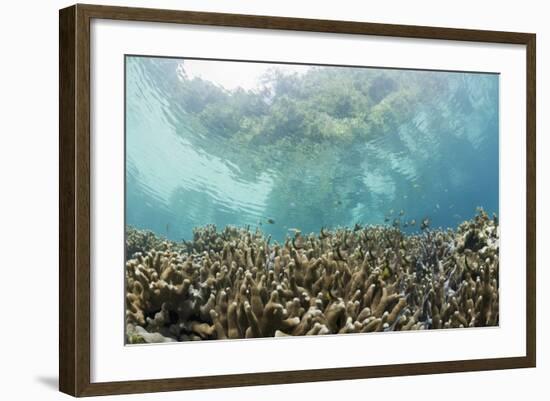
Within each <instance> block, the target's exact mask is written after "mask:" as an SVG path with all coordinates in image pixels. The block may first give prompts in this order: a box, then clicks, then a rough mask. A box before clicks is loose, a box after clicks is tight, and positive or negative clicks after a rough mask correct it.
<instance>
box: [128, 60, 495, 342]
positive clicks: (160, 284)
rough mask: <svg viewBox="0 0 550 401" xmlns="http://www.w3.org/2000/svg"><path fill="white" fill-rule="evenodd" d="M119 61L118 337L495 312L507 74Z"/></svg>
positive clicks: (460, 319) (399, 327)
mask: <svg viewBox="0 0 550 401" xmlns="http://www.w3.org/2000/svg"><path fill="white" fill-rule="evenodd" d="M125 79H126V82H125V91H126V93H125V119H126V121H125V149H126V155H125V158H126V159H125V182H126V184H125V222H126V233H125V247H126V248H125V258H126V261H125V286H126V290H125V305H126V307H125V310H126V315H125V316H126V317H125V319H126V322H125V324H126V343H127V344H143V343H161V342H181V341H198V340H225V339H245V338H260V337H289V336H305V335H326V334H333V335H334V334H348V333H375V332H387V331H410V330H428V329H459V328H472V327H487V326H498V324H499V222H498V213H499V76H498V74H492V73H479V72H447V71H428V70H404V69H387V68H373V67H368V68H367V67H356V66H354V67H351V66H323V65H306V64H303V65H302V64H284V63H272V62H270V63H267V62H246V61H224V60H207V59H187V58H165V57H147V56H126V59H125Z"/></svg>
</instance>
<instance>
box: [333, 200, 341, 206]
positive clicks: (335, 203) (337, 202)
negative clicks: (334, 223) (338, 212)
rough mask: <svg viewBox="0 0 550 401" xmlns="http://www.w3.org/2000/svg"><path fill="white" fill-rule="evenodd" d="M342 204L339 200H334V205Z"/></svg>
mask: <svg viewBox="0 0 550 401" xmlns="http://www.w3.org/2000/svg"><path fill="white" fill-rule="evenodd" d="M341 204H342V201H341V200H337V201H334V205H335V206H340V205H341Z"/></svg>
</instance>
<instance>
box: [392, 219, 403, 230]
mask: <svg viewBox="0 0 550 401" xmlns="http://www.w3.org/2000/svg"><path fill="white" fill-rule="evenodd" d="M393 226H394V227H395V228H398V227H399V226H401V221H400V220H399V219H394V220H393Z"/></svg>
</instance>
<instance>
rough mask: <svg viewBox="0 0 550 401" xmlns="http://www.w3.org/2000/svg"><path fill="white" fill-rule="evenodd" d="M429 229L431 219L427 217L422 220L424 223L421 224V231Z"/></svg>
mask: <svg viewBox="0 0 550 401" xmlns="http://www.w3.org/2000/svg"><path fill="white" fill-rule="evenodd" d="M428 227H430V219H429V218H428V217H425V218H424V219H422V223H420V229H421V230H425V229H427V228H428Z"/></svg>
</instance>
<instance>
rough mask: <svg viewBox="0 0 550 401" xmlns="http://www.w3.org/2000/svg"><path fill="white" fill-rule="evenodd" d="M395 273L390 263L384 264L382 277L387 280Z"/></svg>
mask: <svg viewBox="0 0 550 401" xmlns="http://www.w3.org/2000/svg"><path fill="white" fill-rule="evenodd" d="M392 274H393V272H392V270H391V269H390V266H389V264H387V263H386V266H384V269H382V279H383V280H385V279H387V278H388V277H391V276H392Z"/></svg>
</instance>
